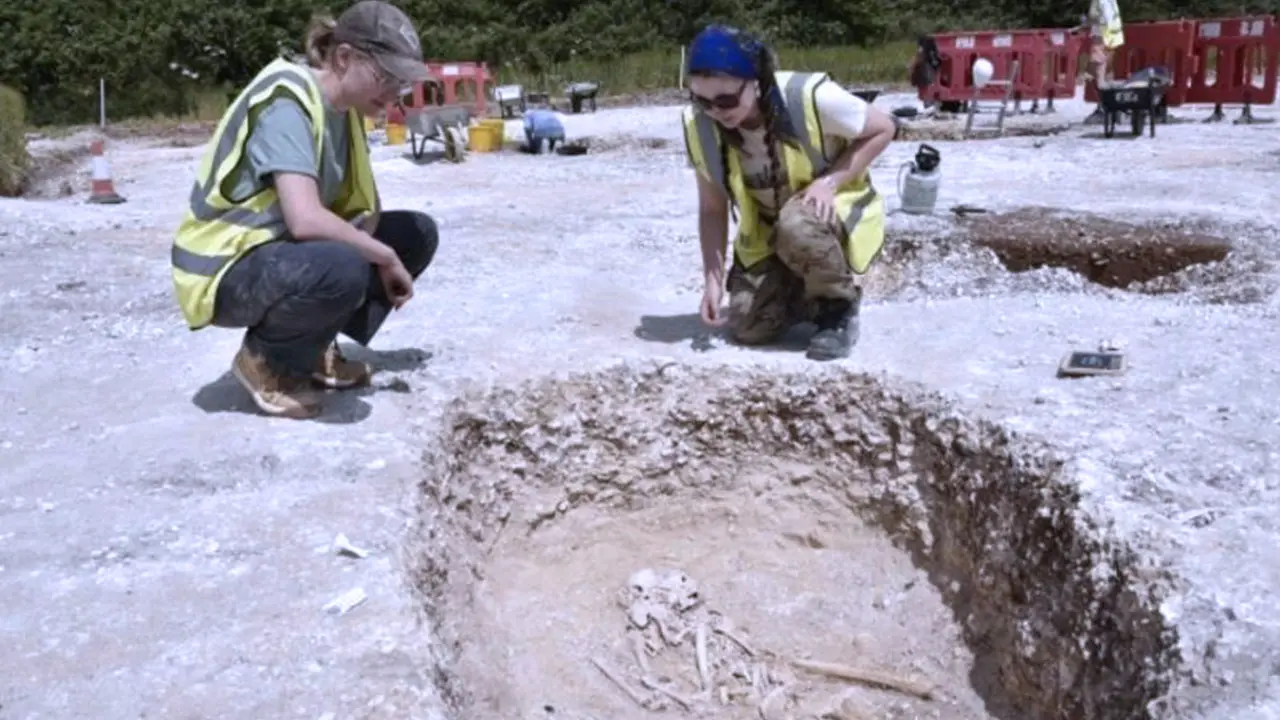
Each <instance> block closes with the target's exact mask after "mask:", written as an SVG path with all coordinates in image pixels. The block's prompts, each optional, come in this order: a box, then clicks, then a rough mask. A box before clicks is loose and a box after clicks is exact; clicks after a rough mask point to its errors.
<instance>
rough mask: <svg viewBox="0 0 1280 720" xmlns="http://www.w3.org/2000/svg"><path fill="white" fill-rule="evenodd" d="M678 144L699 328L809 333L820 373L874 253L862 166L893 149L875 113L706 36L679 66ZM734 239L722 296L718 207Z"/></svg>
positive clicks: (878, 202) (722, 236) (732, 40)
mask: <svg viewBox="0 0 1280 720" xmlns="http://www.w3.org/2000/svg"><path fill="white" fill-rule="evenodd" d="M687 72H688V75H689V83H688V85H689V91H690V95H691V98H692V100H693V106H691V107H689V108H687V109H686V110H685V113H684V130H685V142H686V145H687V149H688V153H689V159H690V161H691V162H692V164H693V166H694V168H695V169H696V170H697V177H698V234H699V237H700V239H701V244H702V263H703V269H704V273H705V282H706V285H705V290H704V292H703V298H702V318H703V320H704V322H706V323H708V324H709V325H722V324H724V323H725V322H726V321H727V322H728V324H729V329H730V333H731V335H732V336H733V337H734V338H735V339H736V340H737V341H739V342H741V343H744V344H764V343H770V342H773V341H775V340H777V339H778V338H779V337H780V336H781V335H782V334H783V333H784V332H786V330H787V329H788V328H789V327H790V326H791V325H792V324H794V323H796V322H800V321H805V320H809V321H812V322H814V323H815V324H816V325H817V328H818V330H817V332H816V333H815V334H814V335H813V336H812V337H811V338H810V340H809V349H808V353H807V354H808V356H809V357H810V358H811V359H814V360H834V359H837V358H841V357H845V356H847V355H848V354H849V352H850V350H851V349H852V347H853V345H854V343H856V342H857V338H858V331H859V327H858V311H859V304H860V302H861V298H862V291H861V286H860V283H859V280H858V276H859V275H861V274H864V273H866V271H867V268H868V267H869V266H870V265H871V262H872V261H873V260H875V259H876V257H877V256H878V255H879V253H880V248H881V246H882V245H883V244H884V201H883V200H882V199H881V197H880V196H879V195H878V194H877V193H876V191H875V188H873V187H872V186H871V178H870V175H869V173H868V172H867V168H868V166H869V165H870V164H871V162H872V161H873V160H874V159H875V158H876V157H877V156H878V155H880V153H881V152H883V151H884V149H885V148H886V147H887V146H888V145H889V142H890V141H891V140H893V135H894V129H895V126H894V123H893V120H892V119H891V118H890V117H889V116H888V115H887V114H885V113H883V112H881V111H880V110H877V109H876V108H873V107H871V106H870V105H869V104H868V103H867V102H865V101H864V100H862V99H861V98H858V97H857V96H855V95H852V94H850V93H849V92H847V91H846V90H844V89H843V88H841V87H840V86H839V85H837V84H836V83H835V81H833V80H832V79H831V78H830V77H829V76H827V74H826V73H798V72H779V71H777V70H776V69H775V61H774V58H773V53H772V52H771V51H770V50H769V48H767V47H766V46H765V45H764V44H762V43H760V42H759V41H757V40H755V39H754V38H752V37H751V36H749V35H747V34H746V33H743V32H742V31H739V30H736V29H734V28H729V27H723V26H717V25H713V26H710V27H708V28H706V29H705V30H703V31H702V32H701V33H699V34H698V36H697V37H695V38H694V40H693V42H692V43H691V44H690V47H689V52H688V69H687ZM731 204H732V206H733V207H734V209H735V210H736V211H737V223H738V235H737V239H736V240H735V241H734V258H733V267H732V269H731V270H730V272H729V278H728V291H729V309H728V317H727V318H726V317H725V316H724V314H723V312H722V310H721V307H720V306H721V301H722V299H723V297H724V291H725V276H724V268H725V246H726V243H727V238H728V231H729V208H730V205H731Z"/></svg>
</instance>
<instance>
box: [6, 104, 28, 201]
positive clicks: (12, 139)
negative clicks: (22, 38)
mask: <svg viewBox="0 0 1280 720" xmlns="http://www.w3.org/2000/svg"><path fill="white" fill-rule="evenodd" d="M26 131H27V104H26V101H25V100H24V99H23V97H22V93H20V92H18V91H17V90H14V89H13V88H10V87H7V86H5V85H0V196H5V197H16V196H18V195H20V194H21V193H22V188H23V185H25V184H26V179H27V169H28V168H29V167H30V166H31V156H30V155H29V154H28V153H27V137H26Z"/></svg>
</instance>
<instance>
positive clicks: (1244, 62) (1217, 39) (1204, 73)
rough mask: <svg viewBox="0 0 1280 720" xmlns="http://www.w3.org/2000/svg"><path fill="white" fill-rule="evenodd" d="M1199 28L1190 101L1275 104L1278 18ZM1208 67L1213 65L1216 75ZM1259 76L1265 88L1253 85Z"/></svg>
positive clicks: (1279, 53) (1206, 23)
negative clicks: (1211, 73)
mask: <svg viewBox="0 0 1280 720" xmlns="http://www.w3.org/2000/svg"><path fill="white" fill-rule="evenodd" d="M1196 25H1197V27H1196V34H1195V45H1194V49H1193V52H1192V54H1193V57H1194V60H1195V64H1196V66H1195V72H1194V74H1193V75H1192V76H1191V81H1190V87H1188V89H1187V93H1186V101H1187V102H1189V103H1213V104H1214V105H1244V104H1259V103H1260V104H1264V105H1265V104H1269V103H1272V102H1275V99H1276V76H1277V67H1278V66H1277V62H1278V58H1280V25H1278V24H1277V23H1276V18H1275V17H1273V16H1255V17H1238V18H1227V19H1215V20H1200V21H1198V22H1197V23H1196ZM1127 33H1128V31H1127V30H1126V34H1127ZM1210 65H1213V66H1214V68H1213V75H1212V76H1210V67H1209V66H1210ZM1256 74H1257V75H1261V76H1262V78H1261V80H1262V82H1261V84H1257V83H1256V82H1255V75H1256Z"/></svg>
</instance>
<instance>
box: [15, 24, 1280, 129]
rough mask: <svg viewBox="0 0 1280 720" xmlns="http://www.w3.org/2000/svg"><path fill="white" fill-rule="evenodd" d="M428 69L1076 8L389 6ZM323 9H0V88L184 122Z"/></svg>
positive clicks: (40, 112) (53, 113) (832, 35)
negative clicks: (211, 92) (717, 30)
mask: <svg viewBox="0 0 1280 720" xmlns="http://www.w3.org/2000/svg"><path fill="white" fill-rule="evenodd" d="M397 4H398V5H399V6H400V7H401V8H402V9H404V10H405V11H406V12H408V13H409V14H410V16H412V17H413V18H414V19H415V20H416V22H417V24H418V28H419V31H420V32H421V34H422V39H423V46H424V48H425V49H426V51H427V53H428V55H430V56H432V57H435V58H440V59H454V60H484V61H487V62H489V63H490V64H491V65H501V64H504V63H509V64H512V65H515V66H518V67H521V68H523V69H526V70H529V71H532V72H537V71H539V69H540V68H543V67H547V66H549V65H551V64H553V63H559V62H565V61H567V60H569V59H570V58H577V59H590V60H618V61H621V60H623V59H624V58H625V57H626V56H627V55H628V54H629V53H634V52H638V51H643V50H650V49H653V48H657V47H673V46H675V45H678V44H681V43H685V42H687V41H688V40H689V38H690V37H691V36H692V35H693V33H695V32H696V31H697V29H698V28H700V27H701V26H702V25H703V24H705V23H707V22H711V21H722V22H730V23H733V24H735V25H738V26H741V27H745V28H748V29H751V30H753V31H755V32H757V33H759V34H761V35H762V36H764V37H765V38H767V39H768V40H770V41H771V42H774V43H776V44H779V45H786V46H792V47H794V46H810V45H814V46H816V45H823V46H832V45H857V46H875V45H879V44H881V43H884V42H887V41H890V40H900V39H904V38H910V37H913V36H916V35H919V34H923V33H931V32H941V31H947V30H960V29H982V28H1020V27H1063V26H1071V25H1074V24H1076V23H1077V22H1079V19H1080V16H1081V15H1082V14H1084V12H1085V11H1086V10H1087V9H1088V0H1073V1H1072V2H1066V3H1064V2H1061V0H990V1H989V2H986V3H975V4H969V5H966V4H957V3H954V2H951V1H950V0H888V1H887V2H886V1H884V0H752V1H751V2H748V1H747V0H468V1H467V2H462V3H459V2H456V0H447V1H446V0H399V2H398V3H397ZM346 6H347V3H346V2H325V1H323V0H252V1H250V0H182V1H181V2H179V3H177V4H172V5H167V4H163V3H159V2H156V1H155V0H110V1H108V0H40V2H17V1H16V0H12V1H10V2H4V3H0V28H5V32H4V33H3V34H4V36H5V42H4V43H2V44H0V84H7V85H9V86H11V87H14V88H17V89H18V90H20V91H21V92H22V93H23V94H24V95H25V96H26V99H27V105H28V117H29V118H30V119H32V120H33V121H36V122H40V123H71V122H87V121H92V120H95V119H96V117H97V88H98V79H99V78H103V79H105V80H106V83H107V85H108V87H109V88H110V89H111V111H112V114H113V116H117V117H118V116H126V115H127V116H139V115H154V114H162V113H163V114H183V113H185V112H187V111H188V110H190V109H191V107H192V104H193V102H194V98H195V97H196V96H197V94H198V93H199V92H201V91H205V92H207V91H208V89H210V88H223V87H238V86H240V85H241V84H243V83H245V82H246V81H248V80H249V79H250V78H251V77H253V75H254V73H256V72H257V70H258V69H259V68H260V67H261V66H262V65H264V64H265V63H266V62H268V61H270V60H271V59H272V58H274V57H277V56H279V55H281V54H283V53H289V52H297V51H299V50H300V49H301V48H300V45H301V39H302V35H303V32H304V29H305V27H306V24H307V21H308V19H309V18H310V16H311V14H312V13H313V12H330V13H335V14H336V13H337V12H340V11H341V10H342V9H343V8H344V7H346ZM1120 9H1121V13H1122V15H1123V17H1124V19H1125V20H1126V21H1127V22H1137V21H1142V20H1152V19H1168V18H1177V17H1189V18H1196V17H1230V16H1234V15H1239V14H1245V13H1270V14H1275V13H1280V0H1247V1H1244V2H1241V1H1240V0H1131V1H1126V0H1120Z"/></svg>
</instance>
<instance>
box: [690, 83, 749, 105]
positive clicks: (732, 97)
mask: <svg viewBox="0 0 1280 720" xmlns="http://www.w3.org/2000/svg"><path fill="white" fill-rule="evenodd" d="M748 82H749V81H747V80H743V81H742V84H741V85H739V86H738V91H737V92H731V93H724V94H723V95H716V96H715V97H711V98H706V97H702V96H701V95H698V94H697V93H695V92H693V91H692V90H690V91H689V99H690V100H692V101H693V103H694V104H695V105H697V106H698V107H700V108H702V109H703V110H735V109H737V107H738V106H739V105H741V104H742V91H743V90H746V89H747V83H748Z"/></svg>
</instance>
